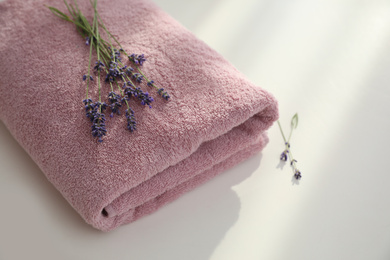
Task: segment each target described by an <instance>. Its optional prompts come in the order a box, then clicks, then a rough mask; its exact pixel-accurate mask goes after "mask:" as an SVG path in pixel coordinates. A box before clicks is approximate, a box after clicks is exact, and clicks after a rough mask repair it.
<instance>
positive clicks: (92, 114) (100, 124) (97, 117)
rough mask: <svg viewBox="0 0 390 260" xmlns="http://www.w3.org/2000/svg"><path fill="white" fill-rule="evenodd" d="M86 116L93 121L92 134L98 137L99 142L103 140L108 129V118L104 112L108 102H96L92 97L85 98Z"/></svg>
mask: <svg viewBox="0 0 390 260" xmlns="http://www.w3.org/2000/svg"><path fill="white" fill-rule="evenodd" d="M83 102H84V105H85V111H86V116H87V117H88V118H89V119H90V120H91V122H92V127H91V128H92V136H93V137H97V138H98V142H100V143H101V142H103V139H102V137H103V136H105V135H106V134H107V130H106V124H105V122H106V118H105V116H104V114H103V112H104V110H105V109H106V108H107V104H106V103H104V102H103V103H101V102H96V103H93V101H92V99H84V100H83Z"/></svg>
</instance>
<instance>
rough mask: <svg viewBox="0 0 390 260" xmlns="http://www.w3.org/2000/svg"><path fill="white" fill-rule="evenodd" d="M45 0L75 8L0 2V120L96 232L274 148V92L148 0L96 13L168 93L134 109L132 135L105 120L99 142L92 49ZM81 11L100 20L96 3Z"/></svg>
mask: <svg viewBox="0 0 390 260" xmlns="http://www.w3.org/2000/svg"><path fill="white" fill-rule="evenodd" d="M44 4H46V5H50V6H55V7H57V8H58V9H60V10H63V11H64V10H66V9H65V6H64V4H63V2H62V1H56V0H27V1H22V0H6V1H5V2H2V3H0V38H1V39H2V40H1V41H0V78H1V81H0V119H1V120H2V121H3V122H4V123H5V125H6V126H7V128H8V129H9V131H10V132H11V133H12V135H13V136H14V137H15V139H16V140H17V141H18V142H19V143H20V145H21V146H22V147H23V148H24V149H25V150H26V151H27V152H28V154H29V155H30V156H31V157H32V158H33V160H34V161H35V162H36V163H37V164H38V165H39V167H40V168H41V169H42V171H43V173H44V174H45V175H46V176H47V178H48V179H49V180H50V182H51V183H53V185H54V186H55V187H56V188H57V189H58V190H59V191H60V192H61V193H62V195H63V196H64V197H65V198H66V199H67V200H68V201H69V203H70V204H71V205H72V206H73V207H74V208H75V210H77V211H78V212H79V213H80V215H81V216H82V217H83V218H84V219H85V221H86V222H88V223H90V224H92V225H93V226H94V227H96V228H98V229H101V230H104V231H109V230H112V229H114V228H116V227H118V226H119V225H122V224H125V223H129V222H132V221H134V220H136V219H138V218H140V217H142V216H144V215H146V214H149V213H151V212H153V211H155V210H157V209H158V208H160V207H161V206H163V205H164V204H166V203H168V202H170V201H173V200H174V199H176V198H177V197H179V196H180V195H182V194H183V193H185V192H187V191H189V190H192V189H193V188H195V187H196V186H198V185H200V184H202V183H204V182H206V181H208V180H209V179H211V178H212V177H214V176H215V175H217V174H219V173H220V172H222V171H224V170H226V169H228V168H230V167H232V166H234V165H236V164H237V163H239V162H242V161H243V160H245V159H247V158H248V157H249V156H251V155H253V154H255V153H257V152H258V151H260V150H261V149H262V148H263V147H264V146H265V144H266V143H267V140H268V139H267V137H266V134H265V130H266V129H268V128H269V127H270V126H271V125H272V123H273V122H274V121H275V120H276V119H277V117H278V112H277V103H276V101H275V99H274V98H273V97H272V95H270V94H269V93H267V92H266V91H264V90H262V89H261V88H259V87H257V86H255V85H253V84H252V83H250V82H249V81H248V80H247V79H246V78H245V77H244V76H243V75H242V74H241V73H240V72H238V71H237V70H236V69H235V68H234V67H233V66H232V65H231V64H230V63H229V62H227V61H226V60H225V59H224V58H223V57H221V55H219V54H218V53H217V52H215V51H214V50H212V49H211V48H209V47H208V46H207V45H206V44H205V43H203V42H202V41H200V40H199V39H197V38H196V37H195V36H194V35H193V34H192V33H191V32H189V31H188V30H186V29H185V28H183V27H182V26H181V25H180V24H179V23H178V22H176V21H175V20H174V19H172V18H171V17H170V16H169V15H167V14H166V13H164V12H163V11H162V10H161V9H159V8H158V7H157V6H156V5H155V4H153V3H151V2H149V1H147V0H117V1H110V0H101V1H100V0H99V2H98V11H99V13H100V15H101V17H102V19H103V20H104V22H105V24H106V26H107V27H108V29H109V30H110V31H111V32H112V33H113V34H114V35H116V36H117V37H118V38H119V40H120V42H121V44H122V46H123V47H124V49H126V50H128V51H130V52H135V53H145V55H146V57H147V59H148V60H147V62H146V63H145V64H144V66H143V70H144V72H145V73H146V74H147V75H151V78H152V79H153V80H154V81H155V82H156V83H157V84H158V85H159V86H161V87H164V88H165V89H166V90H168V91H169V94H170V96H171V100H169V101H168V102H167V101H165V100H163V99H161V98H157V97H156V98H155V102H154V103H153V108H151V109H149V108H148V107H145V106H141V105H140V104H136V103H134V104H132V108H133V110H134V112H135V115H136V117H137V130H136V131H135V132H133V133H130V132H129V131H128V130H127V129H126V119H125V117H115V118H114V119H110V118H109V117H107V121H106V125H107V129H108V133H107V136H105V137H104V141H103V142H102V143H98V142H96V139H95V138H93V137H92V136H91V131H90V122H88V119H87V118H86V117H85V111H84V106H83V104H82V100H83V99H84V98H85V82H82V81H81V78H82V75H83V74H85V73H86V69H87V66H88V55H89V48H88V46H85V44H84V42H85V41H84V39H82V38H81V37H80V35H79V34H78V33H77V31H76V29H75V27H74V26H73V25H72V24H71V23H68V22H65V21H63V20H61V19H60V18H58V17H56V16H54V15H53V14H52V13H51V12H50V11H49V10H48V9H47V8H46V7H44V6H43V5H44ZM79 6H80V9H81V10H82V11H83V13H84V14H90V16H87V18H89V19H91V20H92V15H93V13H92V9H91V7H90V3H89V1H79ZM107 7H110V8H107ZM145 88H146V87H145ZM96 89H97V87H96V86H95V87H93V88H91V90H90V95H91V97H92V98H93V99H94V100H96V98H97V90H96ZM102 91H103V97H107V94H108V92H109V91H110V89H109V87H107V85H103V90H102ZM151 93H152V94H156V93H155V92H151Z"/></svg>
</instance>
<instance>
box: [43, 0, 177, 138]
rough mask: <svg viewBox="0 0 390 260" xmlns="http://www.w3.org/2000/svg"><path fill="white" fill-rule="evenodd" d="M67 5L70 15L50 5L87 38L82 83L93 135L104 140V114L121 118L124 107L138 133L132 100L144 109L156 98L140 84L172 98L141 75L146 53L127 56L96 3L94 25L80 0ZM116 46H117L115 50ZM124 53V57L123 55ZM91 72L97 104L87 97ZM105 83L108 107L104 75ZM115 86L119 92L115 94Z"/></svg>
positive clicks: (94, 4) (131, 125)
mask: <svg viewBox="0 0 390 260" xmlns="http://www.w3.org/2000/svg"><path fill="white" fill-rule="evenodd" d="M64 3H65V5H66V7H67V9H68V11H69V13H70V15H71V16H68V15H66V14H64V13H63V12H61V11H59V10H58V9H56V8H54V7H50V6H48V8H49V9H50V11H51V12H52V13H53V14H55V15H56V16H58V17H60V18H61V19H63V20H65V21H68V22H71V23H73V24H74V25H75V26H76V28H77V31H78V33H79V34H80V35H81V36H82V37H83V39H85V45H87V46H89V63H88V70H87V73H86V74H84V75H83V76H82V79H83V81H85V82H86V85H87V86H86V97H85V99H84V100H83V103H84V107H85V113H86V117H87V118H89V119H90V122H91V123H92V126H91V133H92V136H93V137H96V138H97V139H98V142H102V141H103V139H102V138H103V136H105V135H106V134H107V129H106V125H105V121H106V118H105V114H104V111H105V110H106V109H107V108H109V110H110V112H111V113H110V117H111V118H113V117H114V115H121V112H120V111H121V108H122V106H126V110H125V117H126V121H127V125H126V127H127V129H128V130H129V131H130V132H133V131H135V130H136V119H135V116H134V111H133V109H131V107H130V105H129V103H130V102H131V101H134V102H137V103H139V104H140V105H142V106H148V107H149V108H152V105H151V104H152V102H153V101H154V98H153V97H152V96H151V95H150V94H149V93H148V92H147V91H144V90H142V88H141V85H146V86H148V87H151V88H154V89H155V90H156V92H157V94H159V95H160V96H161V97H162V98H163V99H164V100H167V101H168V100H169V99H170V95H169V94H168V92H166V91H165V90H164V89H163V88H160V87H157V85H156V84H155V83H154V81H153V80H149V79H148V78H147V77H146V75H145V74H144V73H143V72H142V70H141V67H142V66H143V65H144V63H145V62H146V57H145V55H144V54H135V53H132V54H128V53H127V52H126V51H125V50H124V49H123V48H122V46H121V44H120V43H119V42H118V40H117V39H116V38H115V37H114V36H113V35H112V34H111V33H110V32H109V31H108V30H107V28H106V26H105V25H104V24H103V22H102V19H101V18H100V15H99V13H98V12H97V9H96V6H97V0H94V1H93V2H92V1H91V5H92V8H93V12H94V13H93V14H94V16H93V21H92V24H91V23H89V21H88V20H87V19H86V18H85V16H84V15H83V14H82V12H81V11H80V9H79V7H78V5H77V1H76V0H74V5H72V4H69V3H68V2H67V1H66V0H64ZM99 29H100V30H103V31H104V32H105V33H106V35H107V37H108V39H103V38H102V37H101V35H100V33H99ZM114 44H116V45H117V46H118V47H115V46H114ZM92 50H95V51H96V55H97V61H96V62H95V65H94V67H93V71H91V60H92ZM122 54H123V55H122ZM123 56H124V57H127V59H128V61H129V63H130V64H128V65H126V64H125V61H123V60H122V57H123ZM91 72H93V73H94V74H95V78H96V79H97V80H96V85H97V87H98V97H97V100H98V101H96V102H94V101H93V100H92V99H91V98H90V97H89V95H88V93H89V87H90V85H92V82H94V77H93V76H92V75H91ZM104 75H105V77H104V82H105V83H106V85H109V93H108V95H107V100H108V102H107V103H108V104H106V103H105V102H102V92H103V91H104V90H103V87H102V82H101V80H100V77H101V76H104ZM114 87H115V88H117V89H118V90H117V91H115V90H114Z"/></svg>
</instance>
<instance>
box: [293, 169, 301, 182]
mask: <svg viewBox="0 0 390 260" xmlns="http://www.w3.org/2000/svg"><path fill="white" fill-rule="evenodd" d="M294 178H295V179H297V180H300V179H301V178H302V175H301V172H300V171H298V170H295V172H294Z"/></svg>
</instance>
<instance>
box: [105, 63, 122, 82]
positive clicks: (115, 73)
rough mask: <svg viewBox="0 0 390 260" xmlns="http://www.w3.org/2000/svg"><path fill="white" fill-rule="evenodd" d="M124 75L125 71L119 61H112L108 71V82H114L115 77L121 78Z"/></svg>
mask: <svg viewBox="0 0 390 260" xmlns="http://www.w3.org/2000/svg"><path fill="white" fill-rule="evenodd" d="M123 75H124V73H123V71H121V70H120V69H119V68H118V63H117V62H115V61H111V62H110V68H109V69H108V73H107V75H106V79H105V81H106V82H114V81H115V79H117V80H121V79H122V76H123Z"/></svg>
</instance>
